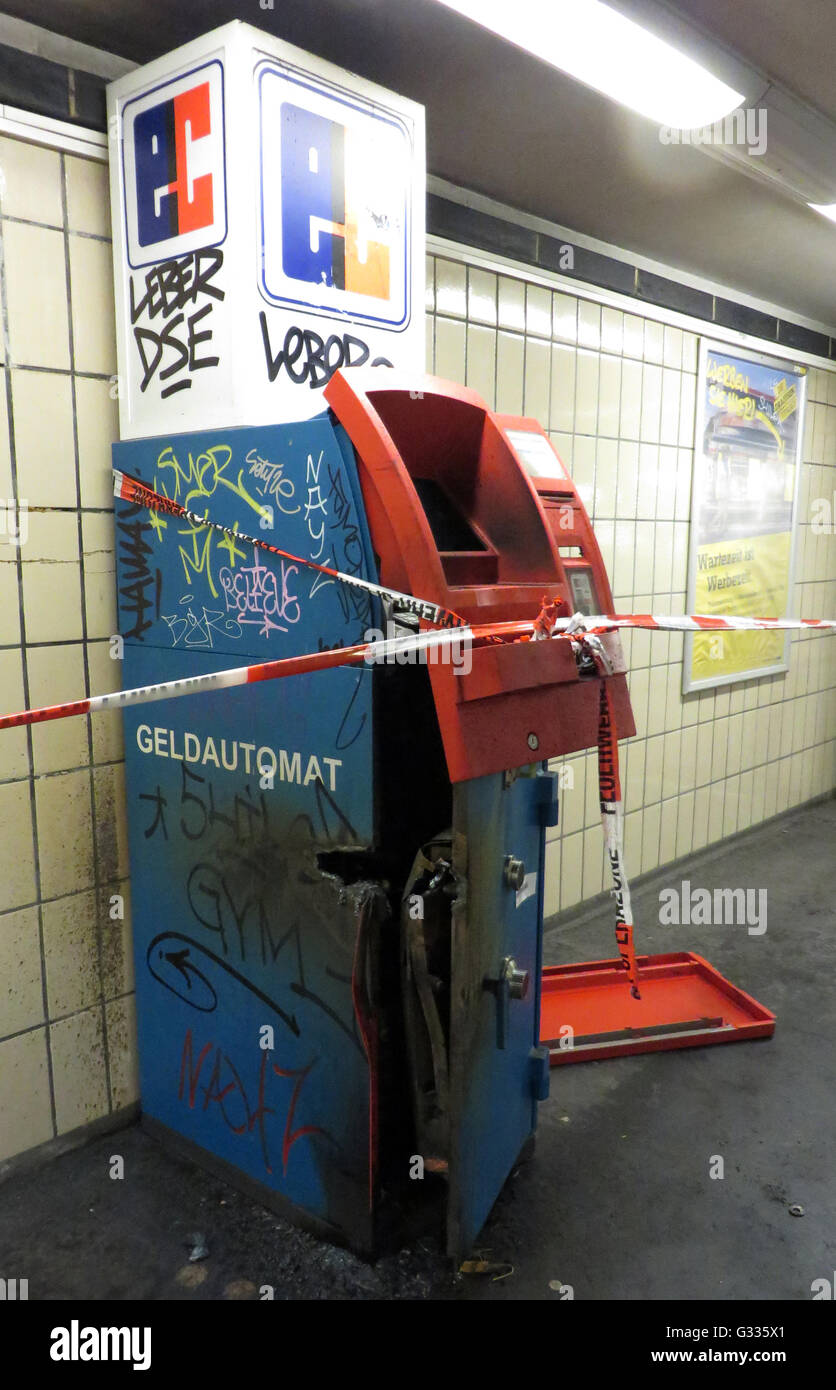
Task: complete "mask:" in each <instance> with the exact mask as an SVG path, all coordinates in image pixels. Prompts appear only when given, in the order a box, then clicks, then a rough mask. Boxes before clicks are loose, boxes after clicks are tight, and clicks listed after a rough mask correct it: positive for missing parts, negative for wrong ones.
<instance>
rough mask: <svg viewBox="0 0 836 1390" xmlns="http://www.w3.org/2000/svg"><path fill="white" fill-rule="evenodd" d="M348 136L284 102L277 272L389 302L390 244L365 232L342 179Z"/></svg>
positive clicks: (356, 196) (353, 189) (355, 194)
mask: <svg viewBox="0 0 836 1390" xmlns="http://www.w3.org/2000/svg"><path fill="white" fill-rule="evenodd" d="M351 139H352V132H351V131H349V130H347V129H346V127H345V126H344V125H341V124H339V123H338V122H337V121H331V120H329V119H328V118H327V117H326V116H320V115H317V114H315V113H314V112H313V111H307V110H305V108H304V107H301V106H294V105H292V104H291V103H290V102H284V103H283V104H282V130H281V160H282V162H281V169H282V176H281V177H282V269H283V270H284V273H285V275H287V276H288V277H289V278H290V279H292V280H307V281H308V282H309V283H311V284H315V285H320V284H321V285H329V286H333V287H334V288H335V289H337V290H347V291H348V292H349V293H352V294H362V295H370V296H371V297H372V298H375V299H388V298H389V291H390V267H389V246H388V244H387V243H386V242H385V241H383V240H382V239H381V240H375V239H374V237H373V236H369V235H368V234H366V235H363V230H362V220H363V216H364V208H363V204H362V198H361V197H360V190H359V188H358V187H357V186H356V184H354V185H353V186H352V182H351V180H350V178H347V177H346V171H347V169H351V167H352V166H355V167H356V161H354V160H351V159H350V158H347V156H348V154H349V150H348V149H347V146H348V144H349V142H350V141H351Z"/></svg>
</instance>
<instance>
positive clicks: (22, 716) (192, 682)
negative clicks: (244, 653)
mask: <svg viewBox="0 0 836 1390" xmlns="http://www.w3.org/2000/svg"><path fill="white" fill-rule="evenodd" d="M485 635H487V634H485ZM471 638H473V639H474V640H476V641H479V640H480V632H479V629H473V628H469V627H465V628H460V627H459V628H453V629H450V628H442V629H434V630H431V631H429V632H418V633H414V634H410V635H409V636H406V637H392V638H389V639H388V640H384V641H379V642H360V643H358V644H357V645H356V646H353V647H336V648H334V650H332V651H325V652H306V653H304V654H303V655H302V656H287V657H282V658H280V659H279V660H277V661H261V662H258V663H256V664H254V665H252V666H236V667H233V668H232V669H230V670H225V671H213V672H210V673H209V674H208V675H203V676H187V677H185V678H184V679H182V680H172V681H163V682H161V683H160V684H159V685H139V686H135V687H134V689H132V690H115V691H113V692H112V693H111V694H109V695H91V696H89V698H88V699H86V700H71V701H68V702H67V703H66V704H62V705H45V706H43V707H42V708H40V709H30V710H22V711H21V712H20V713H19V714H5V715H2V716H0V729H16V728H20V727H22V726H23V725H26V724H41V723H45V722H46V721H47V720H50V719H69V718H71V717H72V716H73V715H77V714H100V713H102V712H103V711H105V710H114V709H124V708H125V707H126V706H128V705H146V704H152V703H153V702H154V701H155V700H173V699H176V698H177V697H178V696H179V695H198V694H202V693H203V692H204V691H209V690H228V689H230V688H231V687H232V686H236V685H251V684H253V683H254V682H256V681H270V680H280V679H281V678H283V677H285V676H300V675H305V674H307V673H308V672H310V671H326V670H330V669H332V668H333V667H337V666H361V665H363V664H364V662H366V661H367V660H368V661H369V662H372V663H376V662H378V661H385V660H387V659H388V658H389V657H397V656H398V655H399V654H401V653H407V652H422V651H428V650H430V649H431V648H433V647H443V646H453V645H456V644H459V643H462V642H465V641H467V640H469V639H471ZM481 640H484V637H482V639H481Z"/></svg>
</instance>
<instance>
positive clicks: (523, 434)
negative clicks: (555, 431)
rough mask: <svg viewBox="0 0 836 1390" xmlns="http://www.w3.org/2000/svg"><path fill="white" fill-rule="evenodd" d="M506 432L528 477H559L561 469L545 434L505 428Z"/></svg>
mask: <svg viewBox="0 0 836 1390" xmlns="http://www.w3.org/2000/svg"><path fill="white" fill-rule="evenodd" d="M506 433H507V435H508V441H509V443H510V444H511V446H512V448H514V449H515V450H516V452H517V453H518V454H519V456H520V462H521V463H522V466H523V468H524V469H525V471H526V473H528V475H529V477H531V478H559V477H560V475H561V473H562V472H563V469H562V467H561V465H560V462H559V460H558V459H557V457H556V455H555V453H554V450H553V449H552V447H551V445H550V444H549V441H548V440H547V439H546V437H545V435H543V434H537V433H536V432H535V431H534V430H507V431H506Z"/></svg>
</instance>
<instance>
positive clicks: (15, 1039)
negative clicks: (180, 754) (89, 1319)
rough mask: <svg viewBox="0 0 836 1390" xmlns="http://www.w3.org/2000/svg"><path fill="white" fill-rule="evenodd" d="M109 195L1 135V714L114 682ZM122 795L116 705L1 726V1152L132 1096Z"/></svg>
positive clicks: (96, 168) (72, 168)
mask: <svg viewBox="0 0 836 1390" xmlns="http://www.w3.org/2000/svg"><path fill="white" fill-rule="evenodd" d="M108 206H109V199H108V190H107V170H106V166H105V165H103V164H98V163H94V162H92V161H87V160H82V159H78V158H75V157H72V156H69V155H62V154H59V153H56V152H55V151H53V150H47V149H44V148H41V147H39V146H36V145H30V144H26V143H23V142H19V141H12V140H8V139H0V213H1V214H2V220H0V242H1V243H2V245H1V246H0V250H2V258H1V259H2V272H0V303H1V304H2V315H3V319H2V322H3V334H2V355H3V382H2V390H0V417H2V418H0V499H2V509H0V522H2V523H3V529H2V530H0V708H2V710H3V711H9V710H14V709H20V708H22V707H23V706H24V705H41V704H44V703H52V702H55V701H60V700H67V699H72V698H77V697H79V696H81V695H83V694H85V693H86V692H91V691H92V692H95V691H101V690H110V689H113V688H115V687H117V686H118V685H119V683H120V679H121V677H120V670H119V664H118V662H115V661H113V660H111V658H110V655H109V643H108V638H109V637H110V635H111V634H112V633H113V632H115V630H116V617H115V609H114V575H113V569H114V566H113V509H112V498H111V495H110V445H111V441H112V440H113V439H114V438H116V434H117V429H118V420H117V402H116V401H115V399H113V398H112V395H113V388H112V386H111V380H110V378H111V376H112V375H113V374H115V372H116V360H115V344H114V332H113V285H112V274H111V262H110V256H111V248H110V228H109V216H108ZM11 499H14V500H15V502H16V504H22V502H23V501H24V499H25V501H26V503H27V510H26V512H20V513H13V514H12V515H13V517H14V519H15V520H16V522H17V524H18V525H19V526H20V527H21V540H22V542H23V543H22V544H21V545H19V546H16V545H12V544H10V543H9V539H8V529H9V528H8V522H9V510H8V504H9V502H10V500H11ZM24 537H25V539H24ZM123 800H124V798H123V790H122V741H121V730H120V727H119V716H118V715H115V714H114V715H106V716H104V717H102V716H97V717H96V719H95V720H92V721H91V720H88V719H86V718H85V719H72V720H61V721H56V722H55V723H54V724H45V725H42V726H40V727H34V728H32V729H31V730H11V731H6V732H5V733H0V1160H3V1159H4V1158H7V1157H9V1156H10V1155H12V1154H16V1153H20V1152H22V1151H23V1150H26V1149H30V1148H32V1147H34V1146H36V1145H38V1144H41V1143H43V1142H44V1141H46V1140H49V1139H52V1138H53V1137H54V1136H56V1135H63V1134H66V1133H67V1132H69V1131H71V1130H73V1129H76V1128H77V1127H78V1126H80V1125H84V1124H87V1123H88V1122H90V1121H92V1120H95V1119H98V1118H100V1117H101V1116H104V1115H107V1114H108V1113H109V1112H111V1111H113V1110H117V1109H120V1108H121V1107H123V1106H125V1105H126V1104H128V1103H129V1102H131V1101H132V1100H133V1099H135V1097H136V1092H137V1083H136V1076H135V1059H134V1041H133V996H132V993H131V990H132V964H131V958H130V942H129V939H128V929H127V925H126V922H127V916H128V914H129V902H128V888H127V882H126V876H127V854H126V837H125V830H124V820H123V809H122V808H123ZM117 894H119V895H122V897H123V898H124V899H125V920H120V919H119V918H118V917H117V918H116V919H115V920H111V899H112V898H113V897H114V895H117Z"/></svg>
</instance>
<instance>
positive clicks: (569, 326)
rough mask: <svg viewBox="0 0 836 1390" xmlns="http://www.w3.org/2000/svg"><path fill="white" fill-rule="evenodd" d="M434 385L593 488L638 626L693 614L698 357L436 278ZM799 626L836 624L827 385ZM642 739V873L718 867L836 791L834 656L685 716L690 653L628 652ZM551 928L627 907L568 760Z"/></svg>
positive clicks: (802, 651)
mask: <svg viewBox="0 0 836 1390" xmlns="http://www.w3.org/2000/svg"><path fill="white" fill-rule="evenodd" d="M427 310H428V317H427V369H428V370H429V371H434V372H435V373H436V375H438V376H442V377H449V378H450V379H451V380H453V381H464V382H466V383H467V385H468V386H472V387H473V388H474V389H475V390H477V391H479V392H480V393H481V395H482V396H484V398H485V400H486V401H487V402H488V404H489V405H490V406H492V407H493V408H494V409H496V410H500V411H504V412H508V413H511V414H525V415H532V416H534V417H535V418H536V419H538V420H540V422H541V423H542V424H543V425H544V426H545V427H546V428H547V429H548V431H549V433H550V435H551V438H552V440H553V441H554V444H555V446H556V448H557V450H558V453H559V454H560V455H561V457H562V459H563V461H564V463H565V464H566V465H567V467H568V468H569V470H570V472H571V474H572V476H573V477H574V479H575V482H576V483H577V484H578V486H579V488H580V491H581V495H582V497H583V500H584V503H585V504H586V506H587V508H588V509H589V511H590V513H591V516H592V520H593V523H594V526H595V532H596V535H597V537H598V541H599V543H600V546H601V549H602V551H603V555H604V561H605V564H606V565H607V568H608V571H609V575H610V580H611V583H612V588H613V594H614V598H615V603H616V608H617V609H618V610H619V611H621V612H627V613H629V612H639V613H647V612H652V613H683V612H684V611H685V606H684V605H685V589H686V571H687V555H688V517H689V511H690V489H691V470H692V462H693V442H694V414H695V395H696V391H695V387H696V370H697V346H698V339H697V337H696V335H695V334H693V333H688V332H683V331H682V330H681V329H679V328H676V327H672V326H670V325H663V324H661V323H659V322H656V321H654V320H653V319H651V318H643V317H641V316H639V315H637V314H633V313H624V312H621V310H619V309H614V308H608V307H601V306H599V305H598V304H596V303H593V302H591V301H590V300H586V299H583V298H578V297H576V296H574V295H572V294H567V293H565V292H560V291H557V290H552V289H551V288H550V287H548V286H544V285H543V284H542V283H535V282H534V281H533V280H532V281H531V282H527V281H526V280H523V279H517V278H513V277H511V276H509V275H501V274H499V275H498V274H494V273H493V272H491V271H489V270H485V269H482V268H479V267H477V266H476V265H470V266H466V265H465V264H464V263H463V262H460V261H458V260H453V259H447V258H445V257H441V256H437V257H429V258H428V261H427ZM803 457H804V468H803V473H802V479H801V498H800V509H799V517H800V521H801V526H800V529H799V544H798V550H797V563H796V592H795V608H794V611H795V612H796V613H797V614H799V615H801V616H804V617H832V616H833V614H834V613H836V543H834V537H833V534H832V532H831V534H830V535H826V534H815V533H814V532H813V529H812V520H813V515H814V514H813V513H812V511H811V507H812V501H813V499H815V498H826V499H828V500H829V504H830V508H831V516H832V515H833V509H834V507H836V495H835V494H836V372H829V371H818V370H811V372H810V374H809V385H808V405H807V423H806V431H805V436H804V452H803ZM623 640H624V647H625V654H626V656H627V662H628V666H629V669H630V675H629V684H630V694H631V699H632V704H633V710H634V713H635V717H636V726H637V730H638V732H637V736H636V737H635V738H634V739H631V740H629V741H628V742H625V743H623V744H622V745H621V753H622V782H623V789H624V801H625V813H626V815H625V847H626V855H625V858H626V865H627V869H628V872H629V873H631V874H633V875H636V874H639V873H643V872H646V871H648V870H650V869H654V868H656V867H657V866H660V865H663V864H665V863H668V862H670V861H671V860H674V859H677V858H679V857H681V856H683V855H687V854H689V853H691V852H692V851H695V850H699V849H702V848H704V847H705V846H706V845H709V844H711V843H712V842H713V841H716V840H720V839H723V838H724V837H725V836H728V835H732V834H734V833H735V832H736V831H740V830H745V829H747V828H748V827H749V826H752V825H756V824H758V822H759V821H762V820H765V819H767V818H768V817H769V816H774V815H777V814H778V813H779V812H781V811H785V810H787V809H788V808H789V807H790V806H796V805H798V804H799V803H800V802H803V801H807V800H809V799H811V798H812V797H815V796H819V795H821V794H822V793H826V792H830V791H831V790H832V788H833V786H834V783H836V642H834V641H833V640H832V638H831V637H830V636H829V635H825V634H817V635H814V634H806V633H805V634H804V635H801V636H799V637H797V638H796V639H794V641H793V644H792V658H791V666H790V671H789V673H788V674H787V675H785V676H781V675H778V676H769V677H764V678H762V679H760V680H749V681H743V682H741V683H740V684H736V685H733V686H724V687H721V688H719V689H717V690H716V691H715V690H709V691H704V692H700V693H695V694H692V695H687V696H683V695H682V694H681V684H682V651H683V639H682V637H680V636H678V635H677V634H663V633H649V632H634V633H629V634H626V635H625V636H624V639H623ZM565 766H566V770H565V771H564V772H563V773H562V777H561V780H562V781H563V782H565V783H567V784H569V785H566V786H565V787H564V789H563V792H562V796H561V817H560V819H561V824H560V826H559V828H557V829H556V830H554V831H552V832H550V833H551V840H550V847H549V858H548V864H547V880H546V911H547V913H548V914H552V913H555V912H558V911H562V910H564V909H567V908H570V907H573V906H574V905H576V904H577V903H579V902H581V901H582V900H584V899H585V898H590V897H594V896H595V894H597V893H599V892H601V891H602V889H608V888H609V886H610V885H609V882H608V881H606V879H605V875H604V860H603V850H602V836H601V828H600V820H599V812H598V798H597V774H596V754H595V753H594V752H592V753H587V754H581V755H578V756H576V757H574V758H571V759H567V760H566V764H565Z"/></svg>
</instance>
